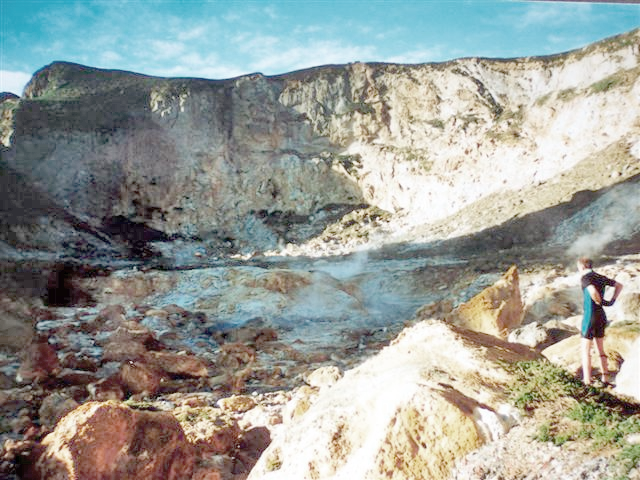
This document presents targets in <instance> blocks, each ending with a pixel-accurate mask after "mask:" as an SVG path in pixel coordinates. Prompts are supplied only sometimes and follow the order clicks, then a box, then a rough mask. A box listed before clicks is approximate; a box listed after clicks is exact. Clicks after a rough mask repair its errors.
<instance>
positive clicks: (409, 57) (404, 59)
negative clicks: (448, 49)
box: [382, 46, 444, 63]
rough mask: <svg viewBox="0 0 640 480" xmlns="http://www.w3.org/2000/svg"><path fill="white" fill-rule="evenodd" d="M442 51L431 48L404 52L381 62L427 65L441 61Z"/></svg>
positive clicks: (437, 48)
mask: <svg viewBox="0 0 640 480" xmlns="http://www.w3.org/2000/svg"><path fill="white" fill-rule="evenodd" d="M443 51H444V49H443V48H442V47H439V46H436V47H433V48H423V49H418V50H411V51H409V52H404V53H402V54H401V55H394V56H392V57H389V58H386V59H384V60H382V61H384V62H389V63H429V62H438V61H440V60H442V58H443V55H444V53H443Z"/></svg>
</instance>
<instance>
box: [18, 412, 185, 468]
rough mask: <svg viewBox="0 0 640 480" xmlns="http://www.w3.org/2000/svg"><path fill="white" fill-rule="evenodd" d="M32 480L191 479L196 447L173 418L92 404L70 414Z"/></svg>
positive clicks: (41, 452)
mask: <svg viewBox="0 0 640 480" xmlns="http://www.w3.org/2000/svg"><path fill="white" fill-rule="evenodd" d="M33 455H34V457H35V458H33V464H32V466H31V469H30V472H29V478H33V479H42V480H44V479H47V480H53V479H56V480H66V479H69V480H70V479H81V478H82V479H91V478H96V479H97V478H100V479H102V480H134V479H135V480H144V479H148V480H152V479H160V478H162V479H163V480H178V479H185V480H186V479H190V478H191V474H192V472H193V469H194V462H195V457H194V453H193V448H192V446H191V445H190V444H189V442H188V441H187V439H186V437H185V434H184V432H183V431H182V428H181V427H180V424H179V423H178V421H177V420H176V419H175V417H173V415H171V414H169V413H166V412H151V411H144V410H134V409H132V408H129V407H127V406H125V405H123V404H120V403H116V402H89V403H86V404H84V405H82V406H80V407H78V408H77V409H75V410H73V411H72V412H71V413H69V414H68V415H66V416H65V417H64V418H63V419H62V420H61V421H60V422H59V423H58V425H57V426H56V428H55V430H54V431H53V432H52V433H50V434H49V435H47V436H46V437H45V438H44V440H43V441H42V443H41V445H40V448H36V449H35V450H34V453H33Z"/></svg>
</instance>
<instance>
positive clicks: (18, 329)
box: [0, 297, 35, 352]
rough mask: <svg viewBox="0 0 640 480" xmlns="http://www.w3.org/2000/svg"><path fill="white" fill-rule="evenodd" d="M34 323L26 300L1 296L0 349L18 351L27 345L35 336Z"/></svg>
mask: <svg viewBox="0 0 640 480" xmlns="http://www.w3.org/2000/svg"><path fill="white" fill-rule="evenodd" d="M34 323H35V320H34V318H33V315H31V311H30V309H29V307H28V306H27V305H26V304H25V303H24V302H21V301H15V300H12V299H10V298H6V297H5V298H0V350H9V351H12V352H17V351H20V350H22V349H23V348H24V347H26V346H27V345H28V344H29V343H30V342H31V339H32V338H33V335H34Z"/></svg>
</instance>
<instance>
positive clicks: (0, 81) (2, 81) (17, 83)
mask: <svg viewBox="0 0 640 480" xmlns="http://www.w3.org/2000/svg"><path fill="white" fill-rule="evenodd" d="M31 76H32V75H31V74H30V73H26V72H12V71H9V70H0V92H11V93H15V94H16V95H20V96H21V95H22V91H23V90H24V87H25V85H26V84H27V82H29V80H31Z"/></svg>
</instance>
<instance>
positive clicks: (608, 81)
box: [591, 74, 622, 93]
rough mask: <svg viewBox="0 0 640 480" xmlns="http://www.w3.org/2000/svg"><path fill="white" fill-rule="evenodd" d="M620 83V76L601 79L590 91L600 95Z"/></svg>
mask: <svg viewBox="0 0 640 480" xmlns="http://www.w3.org/2000/svg"><path fill="white" fill-rule="evenodd" d="M621 82H622V78H621V76H620V75H618V74H616V75H611V76H609V77H607V78H603V79H602V80H600V81H599V82H596V83H594V84H592V85H591V91H592V92H593V93H602V92H607V91H609V90H611V89H612V88H614V87H615V86H616V85H618V84H620V83H621Z"/></svg>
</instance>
